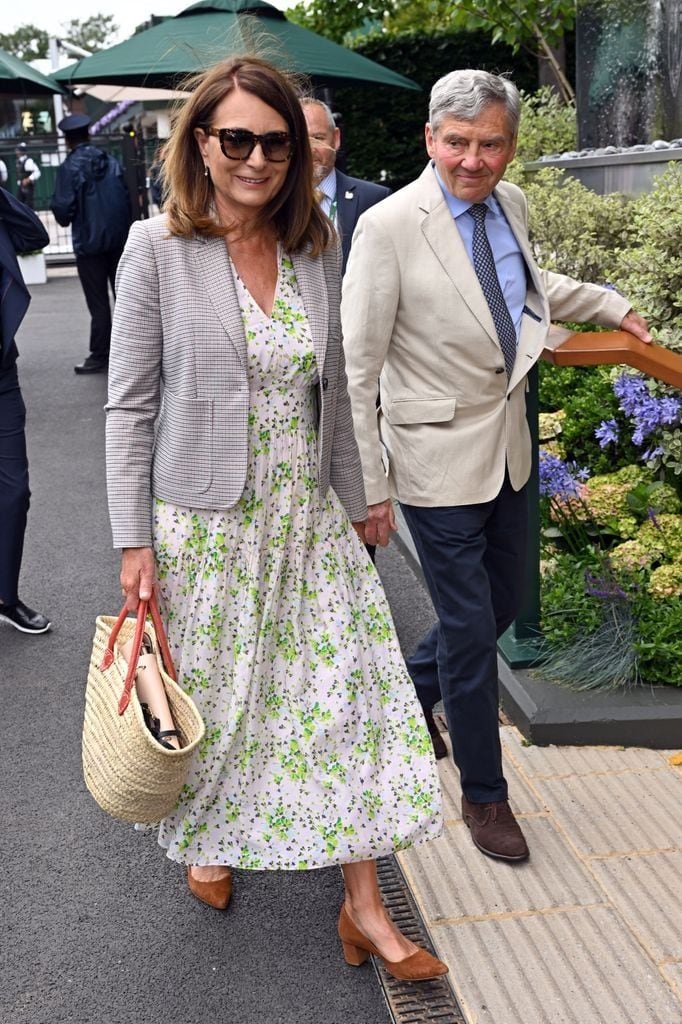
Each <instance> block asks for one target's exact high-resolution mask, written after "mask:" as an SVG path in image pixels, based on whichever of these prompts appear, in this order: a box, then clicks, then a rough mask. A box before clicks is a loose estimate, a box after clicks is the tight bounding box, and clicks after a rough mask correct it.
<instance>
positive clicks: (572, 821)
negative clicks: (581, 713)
mask: <svg viewBox="0 0 682 1024" xmlns="http://www.w3.org/2000/svg"><path fill="white" fill-rule="evenodd" d="M502 731H503V745H504V753H505V759H506V774H507V777H508V780H509V785H510V794H511V803H512V807H513V809H514V811H515V813H516V814H518V815H519V817H520V819H521V820H522V822H523V828H524V831H525V833H526V835H527V838H528V841H529V845H530V847H531V858H530V860H529V861H528V862H527V863H526V864H524V865H517V866H512V865H508V864H502V863H498V862H496V861H492V860H490V859H489V858H486V857H483V856H482V855H481V854H479V853H478V851H477V850H475V848H474V846H473V844H472V843H471V840H470V838H469V835H468V830H467V828H466V826H465V825H464V824H463V822H462V818H461V814H460V793H461V791H460V788H459V779H458V775H457V771H456V769H455V768H454V765H453V763H452V761H451V760H450V759H448V760H447V761H441V762H440V771H441V779H442V782H443V788H444V794H445V817H446V830H445V834H444V835H443V837H442V838H440V839H438V840H435V841H434V842H432V843H429V844H426V845H423V846H421V847H418V848H416V849H413V850H410V851H408V852H406V853H404V854H401V855H400V858H399V859H400V863H401V867H402V869H403V872H404V874H405V876H406V878H407V880H408V882H409V884H410V887H411V889H412V893H413V895H414V896H415V898H416V900H417V902H418V904H419V907H420V909H421V912H422V915H423V917H424V920H425V922H426V924H427V927H428V929H429V931H430V934H431V937H432V939H433V940H434V943H435V945H436V948H437V950H438V952H439V954H440V955H441V956H442V957H443V958H444V959H445V960H446V961H447V962H448V963H449V965H450V972H451V973H450V978H451V980H452V984H453V988H454V990H455V992H456V994H457V997H458V999H459V1002H460V1005H461V1007H462V1010H463V1012H464V1015H465V1018H466V1020H467V1022H468V1024H483V1022H486V1024H681V1022H682V824H681V822H682V768H680V767H673V766H672V765H670V764H669V762H668V757H669V754H670V753H671V752H666V751H658V750H642V749H628V750H625V749H622V748H614V747H534V746H526V745H525V741H524V740H523V738H522V737H521V735H520V733H519V732H518V730H517V729H516V728H514V727H513V726H505V727H504V728H503V730H502Z"/></svg>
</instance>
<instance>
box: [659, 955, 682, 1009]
mask: <svg viewBox="0 0 682 1024" xmlns="http://www.w3.org/2000/svg"><path fill="white" fill-rule="evenodd" d="M661 973H662V974H663V977H664V978H666V979H667V980H668V981H669V982H670V986H671V988H672V990H673V992H674V993H675V994H676V995H677V998H678V999H679V1000H680V1005H682V964H663V966H662V967H661Z"/></svg>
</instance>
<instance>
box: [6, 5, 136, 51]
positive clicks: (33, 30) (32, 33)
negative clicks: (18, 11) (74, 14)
mask: <svg viewBox="0 0 682 1024" xmlns="http://www.w3.org/2000/svg"><path fill="white" fill-rule="evenodd" d="M116 32H118V25H116V24H115V23H114V15H113V14H92V15H90V17H89V18H84V19H79V18H72V19H71V21H68V22H62V33H61V34H62V35H63V37H64V38H65V39H68V40H69V42H71V43H75V45H76V46H80V47H82V48H83V49H84V50H90V51H91V52H92V53H94V52H95V50H103V49H104V48H105V47H106V46H109V45H111V43H112V41H113V40H112V36H114V35H115V34H116ZM48 40H49V33H48V32H46V31H45V30H44V29H42V28H38V26H37V25H31V24H27V25H20V26H19V28H17V29H15V31H14V32H9V33H6V34H4V35H0V49H2V50H7V52H8V53H11V54H12V55H13V56H14V57H18V58H19V60H26V61H30V60H40V59H44V58H46V57H47V56H48Z"/></svg>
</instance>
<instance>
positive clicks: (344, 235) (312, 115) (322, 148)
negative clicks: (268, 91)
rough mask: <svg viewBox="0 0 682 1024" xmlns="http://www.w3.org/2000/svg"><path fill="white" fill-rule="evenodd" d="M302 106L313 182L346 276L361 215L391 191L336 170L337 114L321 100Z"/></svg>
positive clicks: (338, 140)
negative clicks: (334, 232)
mask: <svg viewBox="0 0 682 1024" xmlns="http://www.w3.org/2000/svg"><path fill="white" fill-rule="evenodd" d="M302 105H303V113H304V114H305V119H306V122H307V124H308V138H309V139H310V145H311V147H312V151H313V181H314V184H315V187H316V189H318V190H319V192H320V193H321V198H320V203H321V206H322V209H323V210H324V212H325V213H326V214H327V216H328V217H329V219H330V220H331V221H333V223H334V226H335V227H336V230H337V231H338V233H339V235H340V236H341V249H342V252H343V272H344V273H345V270H346V264H347V262H348V254H349V252H350V245H351V239H352V238H353V232H354V231H355V225H356V224H357V222H358V218H359V217H360V214H361V213H364V212H365V210H368V209H369V208H370V206H374V204H375V203H378V202H379V201H380V200H382V199H385V198H386V196H389V195H390V194H391V190H390V188H387V187H386V186H385V185H374V184H372V182H370V181H362V180H361V179H360V178H350V177H349V176H348V175H347V174H342V173H341V171H337V170H336V154H337V152H338V149H339V146H340V145H341V132H340V131H339V129H338V128H337V127H336V124H335V122H334V115H333V114H332V112H331V110H330V109H329V107H328V106H327V104H326V103H323V102H322V100H316V99H304V100H303V101H302Z"/></svg>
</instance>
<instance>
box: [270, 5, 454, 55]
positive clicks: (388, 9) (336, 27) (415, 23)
mask: <svg viewBox="0 0 682 1024" xmlns="http://www.w3.org/2000/svg"><path fill="white" fill-rule="evenodd" d="M451 9H452V0H310V2H309V3H306V2H305V0H301V2H300V3H298V4H297V5H296V6H295V7H292V8H290V9H289V10H288V11H287V17H288V18H290V20H291V21H295V22H296V23H297V24H299V25H303V26H304V27H305V28H309V29H310V30H311V31H313V32H318V33H319V34H320V35H324V36H327V37H328V38H329V39H333V40H334V41H335V42H337V43H345V44H349V43H351V42H352V41H353V39H354V38H356V37H357V36H358V35H366V34H368V33H369V32H371V31H372V29H376V30H381V31H382V32H385V33H389V34H395V33H398V32H429V31H430V32H436V31H439V30H442V29H443V28H445V26H446V24H447V21H448V18H449V14H450V11H451Z"/></svg>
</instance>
